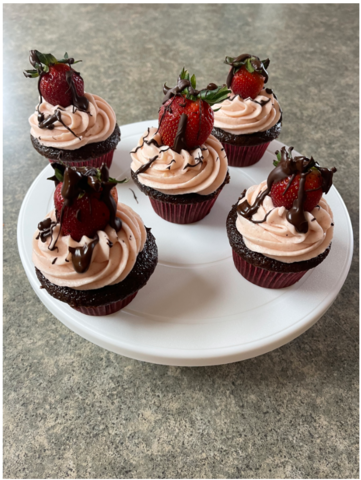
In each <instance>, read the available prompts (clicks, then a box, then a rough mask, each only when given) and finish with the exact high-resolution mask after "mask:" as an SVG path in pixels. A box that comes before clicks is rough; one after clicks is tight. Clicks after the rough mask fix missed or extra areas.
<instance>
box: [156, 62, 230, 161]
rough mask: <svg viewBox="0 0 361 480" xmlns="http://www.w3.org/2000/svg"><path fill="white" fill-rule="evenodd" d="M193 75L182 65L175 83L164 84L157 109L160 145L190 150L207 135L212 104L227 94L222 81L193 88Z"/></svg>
mask: <svg viewBox="0 0 361 480" xmlns="http://www.w3.org/2000/svg"><path fill="white" fill-rule="evenodd" d="M196 86H197V85H196V77H195V75H192V77H190V75H189V73H188V71H187V70H185V69H184V68H183V70H182V72H181V74H180V76H179V78H178V82H177V85H176V86H175V87H173V88H169V87H167V86H166V85H165V84H164V87H163V92H164V95H165V96H164V99H163V104H162V106H161V108H160V110H159V132H160V135H161V138H162V142H163V144H164V145H168V146H170V147H171V148H172V149H173V150H175V151H176V152H180V151H181V149H184V150H193V149H194V148H196V147H198V146H200V145H202V143H204V142H205V141H206V140H207V138H208V137H209V135H210V133H211V131H212V128H213V124H214V113H213V110H212V108H211V106H212V105H214V104H216V103H220V102H222V101H223V100H225V99H226V98H227V97H228V94H229V93H230V91H229V90H228V89H227V87H226V86H225V85H223V86H220V87H218V86H217V85H215V84H214V83H210V84H209V85H208V86H207V88H204V89H202V90H197V89H196Z"/></svg>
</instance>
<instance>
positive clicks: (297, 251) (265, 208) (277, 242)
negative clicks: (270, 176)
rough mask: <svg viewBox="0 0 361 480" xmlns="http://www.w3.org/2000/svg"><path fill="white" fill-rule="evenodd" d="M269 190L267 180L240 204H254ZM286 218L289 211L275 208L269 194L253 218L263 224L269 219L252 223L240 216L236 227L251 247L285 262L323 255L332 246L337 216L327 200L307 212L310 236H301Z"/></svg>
mask: <svg viewBox="0 0 361 480" xmlns="http://www.w3.org/2000/svg"><path fill="white" fill-rule="evenodd" d="M266 188H267V182H266V181H264V182H262V183H261V184H260V185H254V186H253V187H250V188H249V189H248V190H247V192H246V195H245V197H243V198H242V199H241V200H240V201H239V204H241V203H242V202H244V201H246V200H247V201H248V203H249V204H250V205H253V203H254V202H255V200H256V198H257V195H258V194H259V193H261V192H263V191H264V190H265V189H266ZM286 215H287V210H286V208H285V207H276V208H275V207H274V205H273V202H272V199H271V197H270V196H268V195H266V196H265V198H264V200H263V202H262V204H261V205H260V207H259V208H258V211H257V212H256V213H255V214H254V215H253V216H252V220H253V221H262V220H264V219H265V217H266V216H267V217H266V220H265V221H264V222H262V223H252V221H250V220H247V219H246V218H245V217H243V216H241V215H238V216H237V221H236V227H237V230H238V231H239V233H240V234H242V236H243V240H244V243H245V244H246V246H247V248H249V249H250V250H252V251H253V252H257V253H262V254H263V255H265V256H266V257H270V258H274V259H275V260H278V261H280V262H283V263H293V262H301V261H303V260H310V259H311V258H314V257H317V256H318V255H320V254H321V253H323V252H324V251H325V250H326V248H327V247H328V246H329V245H330V243H331V240H332V237H333V216H332V211H331V209H330V207H329V205H328V203H327V202H326V200H325V199H324V198H321V200H320V202H319V207H315V208H314V209H313V210H312V212H305V217H306V220H307V222H308V231H307V233H298V232H297V230H296V228H295V227H294V226H293V225H292V224H291V223H289V222H288V220H287V218H286Z"/></svg>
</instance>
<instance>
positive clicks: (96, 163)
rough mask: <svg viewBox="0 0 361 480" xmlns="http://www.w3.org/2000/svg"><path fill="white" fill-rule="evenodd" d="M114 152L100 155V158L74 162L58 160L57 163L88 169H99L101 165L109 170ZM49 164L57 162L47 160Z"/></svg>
mask: <svg viewBox="0 0 361 480" xmlns="http://www.w3.org/2000/svg"><path fill="white" fill-rule="evenodd" d="M113 155H114V150H111V151H110V152H108V153H106V154H104V155H101V156H100V157H96V158H89V159H88V160H74V161H66V160H61V159H59V162H62V163H64V165H66V166H68V167H89V168H93V167H95V168H100V167H101V166H102V165H103V163H105V165H106V166H107V167H108V168H110V166H111V164H112V161H113ZM48 160H49V162H50V163H53V162H57V161H58V160H53V159H50V158H48Z"/></svg>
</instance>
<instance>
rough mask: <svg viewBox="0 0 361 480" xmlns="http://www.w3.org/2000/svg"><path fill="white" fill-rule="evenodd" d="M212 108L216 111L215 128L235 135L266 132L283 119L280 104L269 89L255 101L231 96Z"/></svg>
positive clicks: (262, 92)
mask: <svg viewBox="0 0 361 480" xmlns="http://www.w3.org/2000/svg"><path fill="white" fill-rule="evenodd" d="M269 92H270V93H269ZM212 108H213V109H214V110H215V112H214V126H215V127H217V128H220V129H222V130H224V131H225V132H229V133H233V134H234V135H241V134H242V135H245V134H250V133H256V132H265V131H266V130H268V129H270V128H272V127H273V126H274V125H276V123H277V122H278V121H279V119H280V118H281V110H280V106H279V103H278V101H277V99H276V97H275V96H274V95H273V93H272V91H271V90H269V89H265V90H262V91H261V93H260V94H259V95H258V96H257V97H256V98H255V99H253V100H252V98H246V99H245V100H244V99H243V98H242V97H240V96H239V95H230V96H229V98H228V99H227V100H224V102H222V103H218V104H216V105H214V106H213V107H212ZM217 109H220V110H218V111H216V110H217Z"/></svg>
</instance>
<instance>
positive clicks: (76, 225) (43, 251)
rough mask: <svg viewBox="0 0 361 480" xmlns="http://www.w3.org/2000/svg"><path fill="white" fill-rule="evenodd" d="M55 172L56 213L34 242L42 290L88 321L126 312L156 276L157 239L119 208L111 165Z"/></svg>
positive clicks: (126, 209)
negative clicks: (109, 168) (121, 311)
mask: <svg viewBox="0 0 361 480" xmlns="http://www.w3.org/2000/svg"><path fill="white" fill-rule="evenodd" d="M52 166H53V167H54V170H55V175H54V177H52V178H51V179H52V180H54V181H55V184H56V188H55V193H54V203H55V209H54V210H52V211H51V212H50V213H49V214H48V215H47V216H46V218H45V219H44V220H43V221H42V222H40V223H39V225H38V228H37V230H36V232H35V234H34V237H33V263H34V265H35V270H36V275H37V277H38V279H39V281H40V284H41V288H45V289H46V291H47V292H48V293H49V294H50V295H51V296H53V297H54V298H56V299H57V300H60V301H62V302H65V303H67V304H68V305H70V306H71V307H72V308H74V309H75V310H78V311H80V312H82V313H85V314H86V315H95V316H102V315H109V314H111V313H114V312H116V311H118V310H121V309H122V308H124V307H125V306H126V305H128V304H129V303H130V302H131V301H132V300H133V298H134V297H135V296H136V295H137V293H138V291H139V290H140V289H141V288H142V287H144V286H145V285H146V283H147V282H148V280H149V278H150V276H151V275H152V273H153V272H154V269H155V267H156V265H157V261H158V251H157V245H156V243H155V239H154V236H153V235H152V233H151V232H150V229H148V228H146V227H145V226H144V224H143V222H142V220H141V218H140V217H139V215H138V214H137V213H135V212H134V211H133V210H132V209H131V208H130V207H128V206H127V205H125V204H123V203H118V201H117V200H118V195H117V191H116V188H114V187H115V185H116V183H117V181H116V180H114V179H112V178H110V177H109V171H108V168H107V166H106V165H103V166H102V167H101V169H96V168H91V169H87V168H86V167H80V168H75V167H65V166H64V165H61V164H56V163H53V164H52Z"/></svg>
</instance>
